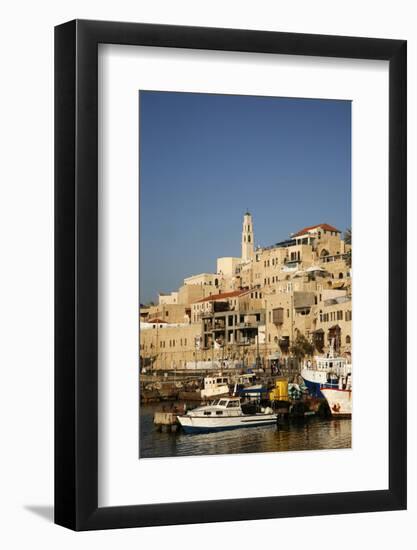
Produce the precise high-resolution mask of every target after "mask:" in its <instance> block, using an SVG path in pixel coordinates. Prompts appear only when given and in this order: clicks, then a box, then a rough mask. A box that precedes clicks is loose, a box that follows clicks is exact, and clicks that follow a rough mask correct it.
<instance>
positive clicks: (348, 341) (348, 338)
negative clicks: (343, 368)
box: [346, 335, 351, 344]
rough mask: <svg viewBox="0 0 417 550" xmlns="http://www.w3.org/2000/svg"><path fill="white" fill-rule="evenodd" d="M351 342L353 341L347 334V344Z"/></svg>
mask: <svg viewBox="0 0 417 550" xmlns="http://www.w3.org/2000/svg"><path fill="white" fill-rule="evenodd" d="M350 342H351V340H350V336H349V335H347V336H346V344H350Z"/></svg>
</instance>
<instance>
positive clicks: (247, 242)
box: [242, 212, 254, 262]
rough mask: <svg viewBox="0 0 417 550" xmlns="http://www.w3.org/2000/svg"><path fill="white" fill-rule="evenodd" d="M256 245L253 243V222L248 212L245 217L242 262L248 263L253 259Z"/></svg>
mask: <svg viewBox="0 0 417 550" xmlns="http://www.w3.org/2000/svg"><path fill="white" fill-rule="evenodd" d="M253 253H254V243H253V222H252V216H251V214H250V212H246V213H245V215H244V216H243V229H242V260H243V261H244V262H248V261H249V260H251V259H252V258H253Z"/></svg>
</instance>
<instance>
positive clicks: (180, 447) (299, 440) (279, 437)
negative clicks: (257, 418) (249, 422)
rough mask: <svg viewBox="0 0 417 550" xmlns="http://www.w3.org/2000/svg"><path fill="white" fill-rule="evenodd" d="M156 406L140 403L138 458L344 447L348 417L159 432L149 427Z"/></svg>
mask: <svg viewBox="0 0 417 550" xmlns="http://www.w3.org/2000/svg"><path fill="white" fill-rule="evenodd" d="M156 408H157V406H156V405H146V406H141V415H140V457H141V458H152V457H153V458H156V457H168V456H200V455H216V454H241V453H266V452H283V451H305V450H318V449H348V448H350V447H351V445H352V434H351V420H349V419H333V418H329V419H319V418H309V419H308V420H306V421H305V422H302V423H297V422H290V423H289V424H286V425H283V426H282V427H280V428H279V429H278V428H277V427H276V426H275V425H272V426H271V425H270V426H261V427H258V428H241V429H237V430H230V431H224V432H213V433H207V434H185V433H183V432H181V431H180V432H178V433H176V434H171V433H160V432H158V431H156V430H155V428H154V426H153V413H154V410H155V409H156Z"/></svg>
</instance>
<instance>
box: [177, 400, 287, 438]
mask: <svg viewBox="0 0 417 550" xmlns="http://www.w3.org/2000/svg"><path fill="white" fill-rule="evenodd" d="M177 419H178V421H179V423H180V424H181V426H182V428H183V430H184V431H185V432H186V433H204V432H215V431H221V430H233V429H236V428H252V427H255V426H265V425H267V424H274V423H275V422H276V421H277V415H276V414H275V413H274V412H273V411H272V409H271V408H270V407H265V408H259V407H258V406H256V405H255V404H254V403H247V404H243V405H242V403H241V400H240V398H239V397H229V398H227V399H226V398H225V399H216V400H214V401H213V402H212V403H210V404H209V405H205V406H202V407H197V408H196V409H193V410H191V411H188V412H187V414H184V415H179V416H178V417H177Z"/></svg>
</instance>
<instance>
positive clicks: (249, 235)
mask: <svg viewBox="0 0 417 550" xmlns="http://www.w3.org/2000/svg"><path fill="white" fill-rule="evenodd" d="M248 243H250V235H248Z"/></svg>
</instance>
